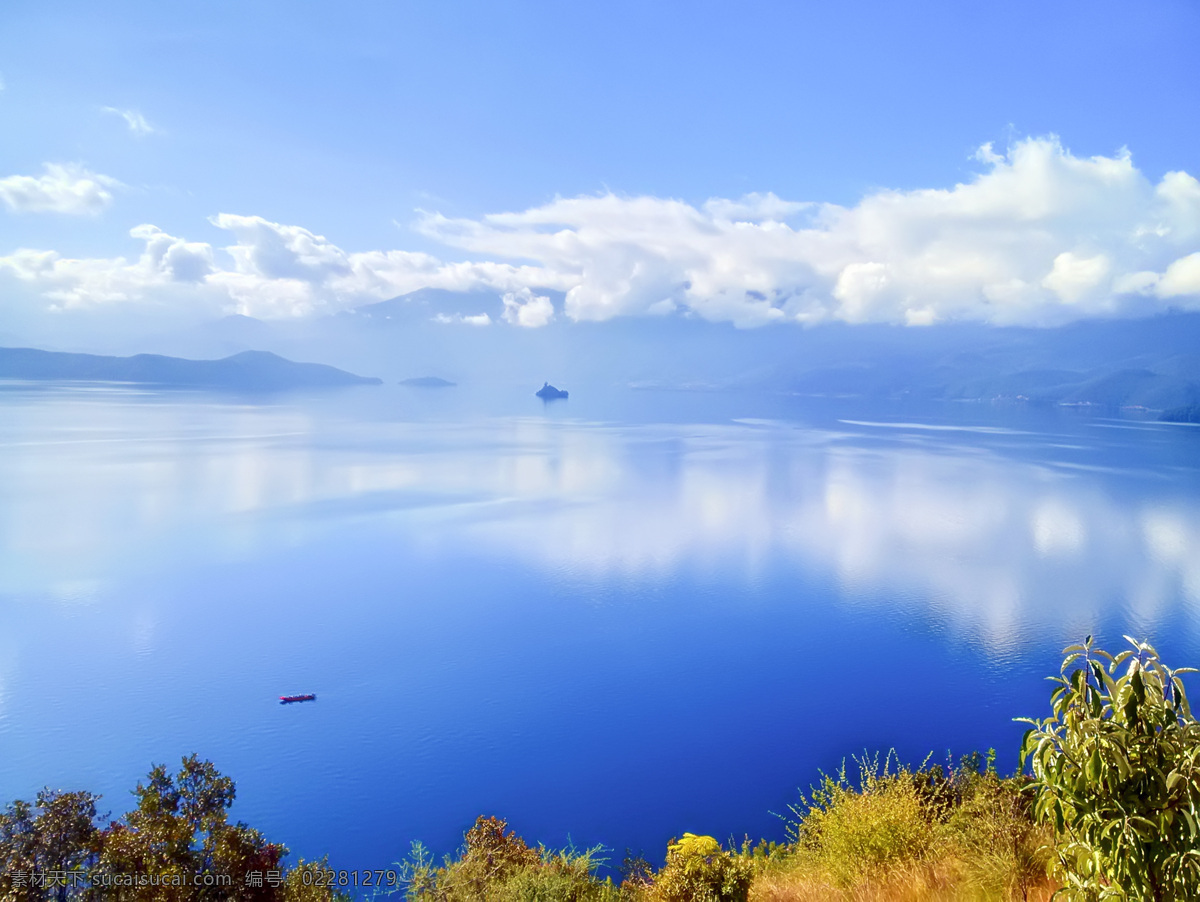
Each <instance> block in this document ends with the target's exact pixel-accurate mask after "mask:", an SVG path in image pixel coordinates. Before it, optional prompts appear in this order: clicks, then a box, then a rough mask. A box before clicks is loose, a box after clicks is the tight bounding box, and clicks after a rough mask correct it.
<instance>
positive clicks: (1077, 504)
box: [0, 392, 1200, 654]
mask: <svg viewBox="0 0 1200 902" xmlns="http://www.w3.org/2000/svg"><path fill="white" fill-rule="evenodd" d="M856 426H857V427H861V428H858V430H857V431H855V430H856ZM1017 436H1020V441H1021V442H1022V444H1021V445H1020V446H1019V448H1018V447H1017V446H1014V445H1005V444H1004V441H1003V440H1009V441H1012V440H1015V439H1016V437H1017ZM1060 439H1061V437H1055V436H1046V437H1045V439H1044V443H1042V444H1039V441H1042V440H1040V439H1039V438H1038V437H1036V436H1034V437H1030V434H1029V433H1006V432H1005V431H1004V430H1000V429H995V428H993V427H986V428H985V429H984V430H982V431H975V432H971V431H963V430H956V431H938V430H932V429H926V428H923V427H922V424H919V423H918V424H913V427H912V428H897V429H894V430H883V431H882V437H881V430H879V429H876V428H873V427H872V424H869V423H865V422H864V423H860V424H854V423H849V422H843V423H841V424H839V426H838V429H837V430H834V429H825V430H816V429H807V428H805V429H801V428H798V427H797V426H795V425H794V424H788V423H775V422H771V421H764V420H755V421H741V422H736V423H728V424H719V425H684V426H675V425H637V426H616V425H612V424H589V423H581V422H562V421H553V420H548V419H537V418H508V419H494V420H477V421H470V422H459V423H404V422H386V421H378V422H371V421H354V422H352V423H351V422H347V421H345V420H337V421H331V420H329V419H327V418H325V419H322V418H321V417H318V416H315V415H314V414H313V413H312V412H311V411H306V410H305V409H304V408H303V407H301V406H294V407H289V406H282V405H281V406H278V407H270V406H264V407H253V406H244V407H240V406H237V405H230V404H225V405H218V404H213V405H206V404H202V403H199V402H196V401H186V402H179V403H160V404H155V405H145V404H138V403H133V402H132V401H131V400H130V399H128V398H124V399H120V398H118V399H115V400H113V401H111V402H109V401H97V400H96V399H95V398H90V399H88V400H87V401H86V402H82V401H80V400H79V399H78V398H76V397H73V396H72V395H71V394H70V393H69V392H64V393H62V394H61V395H58V396H56V397H55V398H54V399H53V400H52V401H49V402H46V401H43V402H41V403H36V404H26V405H11V409H10V410H9V416H8V418H7V424H6V425H5V426H4V431H3V433H2V434H0V462H2V463H3V469H2V471H0V472H2V473H3V474H4V475H3V476H2V477H0V479H2V480H3V483H2V485H0V488H2V489H3V494H4V497H5V502H6V503H5V504H4V506H3V508H0V593H12V592H34V593H41V594H43V595H44V596H46V597H49V598H55V597H57V596H61V595H62V592H61V590H60V589H59V590H56V589H55V587H56V586H57V587H61V586H64V585H69V586H72V587H75V588H76V589H77V588H78V587H81V586H86V587H87V589H88V591H87V592H86V593H84V594H86V595H88V596H93V595H94V594H95V592H96V586H98V585H100V583H101V581H103V580H104V579H105V578H107V577H109V576H113V575H114V574H116V575H120V574H128V573H130V572H138V571H141V570H147V569H153V568H154V567H160V566H170V564H171V561H172V560H179V559H180V556H184V557H187V556H189V555H191V556H195V555H211V554H219V555H228V554H234V555H238V556H253V555H254V554H255V553H257V552H258V550H260V549H262V548H264V547H268V546H270V545H272V544H276V543H279V542H281V541H286V542H312V541H320V540H321V538H322V536H323V535H325V534H326V533H325V532H323V531H327V530H329V529H336V528H340V527H339V524H342V523H344V521H346V519H347V518H352V519H354V520H356V521H357V522H359V523H362V522H364V521H365V522H366V523H367V524H368V526H367V528H369V529H374V530H377V531H389V530H392V531H396V535H397V537H398V538H397V540H398V541H404V540H405V539H404V537H405V536H406V535H417V534H418V533H419V538H420V541H421V547H422V548H428V549H431V550H433V551H439V550H440V551H441V552H447V553H448V552H450V551H452V550H453V549H455V548H461V547H463V545H464V543H470V547H472V548H475V549H478V550H480V551H482V552H483V553H491V554H499V555H504V556H508V557H516V558H518V559H525V560H527V561H529V562H531V563H532V564H533V565H535V566H544V567H547V568H550V569H552V570H553V571H554V572H556V573H559V574H567V575H568V577H569V578H575V579H583V580H596V579H611V578H620V579H622V580H634V581H657V580H662V579H669V578H671V577H672V576H675V575H678V574H683V573H687V574H691V575H696V574H701V575H702V574H705V573H710V572H714V571H715V570H717V569H720V571H721V572H722V573H724V574H730V573H732V574H735V575H736V574H743V575H744V578H745V579H746V580H748V581H754V580H756V579H757V578H758V576H759V575H761V574H762V573H765V572H766V571H767V570H768V568H778V567H781V566H782V567H795V568H798V569H800V570H803V571H804V572H806V573H809V574H816V575H818V576H825V577H828V578H830V579H832V580H834V581H835V582H836V583H837V585H838V586H839V587H840V589H841V593H842V595H843V597H844V598H845V599H846V602H847V603H851V604H855V605H869V606H873V607H877V608H879V609H883V610H886V611H892V610H894V611H898V612H901V613H904V614H906V615H912V616H933V617H935V618H937V619H938V620H939V621H940V622H943V623H946V624H948V625H950V626H951V627H952V628H953V629H955V630H957V631H961V632H963V633H965V634H968V635H971V636H974V637H976V638H978V639H980V640H982V642H983V643H984V644H985V645H986V646H987V647H988V648H989V649H991V650H992V651H994V652H996V653H998V654H1003V653H1006V651H1007V650H1008V649H1010V648H1011V647H1013V645H1014V643H1019V642H1020V641H1021V638H1022V637H1023V636H1025V635H1028V634H1029V632H1030V631H1042V630H1046V629H1049V630H1051V631H1052V632H1053V633H1055V634H1059V633H1062V632H1063V631H1064V630H1066V631H1068V632H1069V631H1071V630H1074V631H1082V630H1086V629H1088V628H1089V627H1090V626H1091V625H1092V624H1094V623H1095V622H1096V621H1097V620H1098V619H1099V618H1102V617H1105V616H1106V615H1108V614H1110V613H1113V612H1114V609H1116V610H1117V612H1118V613H1120V614H1121V615H1122V616H1124V617H1127V618H1129V619H1131V620H1132V621H1133V622H1134V623H1135V624H1137V625H1139V626H1141V627H1143V628H1144V629H1145V630H1146V631H1147V632H1148V631H1150V630H1151V628H1152V627H1153V626H1154V625H1155V623H1156V622H1158V620H1159V619H1160V618H1162V617H1163V616H1164V615H1166V614H1168V613H1170V612H1171V611H1173V610H1175V609H1176V608H1177V606H1178V605H1179V604H1180V603H1181V602H1182V603H1184V604H1186V605H1187V606H1188V607H1189V608H1190V609H1191V611H1192V613H1193V614H1195V613H1200V509H1198V508H1197V505H1195V503H1194V499H1192V498H1189V497H1187V496H1186V494H1180V492H1179V490H1178V487H1177V486H1174V487H1173V486H1171V485H1170V484H1169V483H1168V482H1166V481H1165V480H1153V479H1151V480H1146V479H1141V480H1140V481H1138V482H1136V486H1135V487H1134V490H1130V487H1131V485H1134V484H1133V483H1131V482H1130V481H1129V480H1132V479H1134V475H1132V474H1129V473H1125V472H1123V471H1121V470H1120V469H1119V468H1112V467H1090V468H1089V467H1087V466H1086V464H1080V463H1079V461H1064V460H1059V459H1057V458H1056V456H1058V457H1061V456H1062V455H1063V454H1070V453H1077V450H1078V449H1081V448H1084V449H1086V447H1087V442H1086V438H1084V439H1080V438H1079V437H1075V438H1073V440H1072V443H1070V444H1064V443H1063V442H1062V441H1060ZM1129 440H1130V441H1137V438H1136V436H1131V438H1130V439H1129ZM1030 449H1032V450H1030ZM1072 449H1075V450H1072ZM431 512H432V513H433V514H435V515H436V516H431V515H430V513H431ZM372 518H376V519H372ZM388 534H391V533H388ZM374 565H375V566H384V564H379V563H376V564H374ZM68 594H71V595H74V596H77V595H79V593H78V592H75V591H73V592H72V593H68ZM730 602H731V603H736V599H731V600H730ZM797 603H803V600H802V599H797Z"/></svg>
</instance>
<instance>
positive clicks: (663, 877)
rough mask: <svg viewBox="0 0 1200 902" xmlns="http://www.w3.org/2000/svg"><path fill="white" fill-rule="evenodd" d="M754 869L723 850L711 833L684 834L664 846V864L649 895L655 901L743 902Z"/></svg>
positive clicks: (746, 895)
mask: <svg viewBox="0 0 1200 902" xmlns="http://www.w3.org/2000/svg"><path fill="white" fill-rule="evenodd" d="M752 878H753V869H752V867H751V866H750V863H749V862H748V861H746V860H745V859H744V858H742V857H741V856H738V855H736V854H734V853H731V852H726V851H725V850H724V849H722V848H721V844H720V843H719V842H717V841H716V840H715V839H713V838H712V837H711V836H696V835H694V834H692V833H685V834H683V839H680V840H678V841H676V840H672V841H671V843H670V845H668V846H667V863H666V864H665V865H664V866H663V869H662V870H661V871H659V872H658V874H657V875H656V876H655V878H654V881H653V883H652V885H651V887H650V892H649V898H650V899H653V900H655V902H746V899H747V897H748V896H749V893H750V881H751V879H752Z"/></svg>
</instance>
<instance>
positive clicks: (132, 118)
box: [100, 106, 157, 137]
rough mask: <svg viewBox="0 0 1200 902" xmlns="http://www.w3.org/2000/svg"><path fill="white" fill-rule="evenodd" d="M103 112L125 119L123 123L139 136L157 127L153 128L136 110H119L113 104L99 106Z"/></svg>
mask: <svg viewBox="0 0 1200 902" xmlns="http://www.w3.org/2000/svg"><path fill="white" fill-rule="evenodd" d="M100 109H101V110H102V111H103V112H105V113H112V114H113V115H114V116H120V117H121V118H122V119H124V120H125V124H126V125H127V126H129V130H130V131H131V132H133V133H134V134H135V135H138V136H139V137H140V136H142V135H149V134H153V133H154V132H155V131H157V129H155V128H154V126H152V125H151V124H150V123H149V122H147V121H146V117H145V116H143V115H142V114H141V113H139V112H138V111H137V110H119V109H117V108H116V107H115V106H106V107H101V108H100Z"/></svg>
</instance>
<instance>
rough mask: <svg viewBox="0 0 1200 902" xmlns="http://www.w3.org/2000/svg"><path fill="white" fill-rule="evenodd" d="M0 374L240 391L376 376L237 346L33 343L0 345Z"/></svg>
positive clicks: (337, 383) (359, 382) (330, 383)
mask: <svg viewBox="0 0 1200 902" xmlns="http://www.w3.org/2000/svg"><path fill="white" fill-rule="evenodd" d="M0 379H32V380H68V379H69V380H74V381H83V382H133V383H139V384H143V385H163V386H172V387H194V388H220V389H234V390H240V391H278V390H282V389H290V388H333V387H338V386H345V385H379V384H380V383H381V381H382V380H380V379H372V378H367V377H364V376H356V375H354V374H353V373H347V372H346V371H344V370H339V369H336V368H335V367H332V366H325V365H324V364H320V363H294V362H293V361H291V360H285V359H284V358H283V357H279V356H277V355H275V354H271V353H269V352H267V351H243V352H242V353H240V354H234V355H233V356H232V357H225V358H223V359H221V360H186V359H184V358H181V357H163V356H160V355H158V354H137V355H135V356H133V357H105V356H101V355H98V354H65V353H60V352H57V351H39V350H36V349H33V348H0Z"/></svg>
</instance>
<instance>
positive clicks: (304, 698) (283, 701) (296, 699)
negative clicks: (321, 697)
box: [279, 693, 317, 705]
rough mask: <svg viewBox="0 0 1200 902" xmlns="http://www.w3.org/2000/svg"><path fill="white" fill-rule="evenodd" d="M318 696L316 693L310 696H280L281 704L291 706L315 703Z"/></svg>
mask: <svg viewBox="0 0 1200 902" xmlns="http://www.w3.org/2000/svg"><path fill="white" fill-rule="evenodd" d="M316 700H317V696H316V695H315V694H314V693H309V694H308V695H281V696H279V704H281V705H290V704H291V703H292V702H315V701H316Z"/></svg>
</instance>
